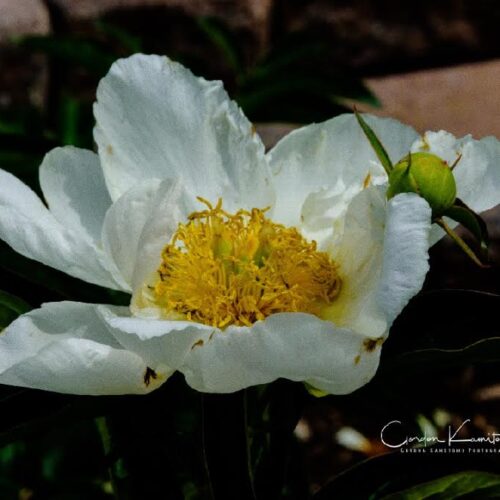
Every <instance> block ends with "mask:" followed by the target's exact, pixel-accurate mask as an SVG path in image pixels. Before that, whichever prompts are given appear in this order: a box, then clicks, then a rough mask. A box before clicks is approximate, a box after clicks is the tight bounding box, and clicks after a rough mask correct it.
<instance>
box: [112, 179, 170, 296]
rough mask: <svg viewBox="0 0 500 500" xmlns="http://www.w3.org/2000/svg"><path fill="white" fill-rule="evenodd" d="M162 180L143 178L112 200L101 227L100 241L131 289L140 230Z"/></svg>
mask: <svg viewBox="0 0 500 500" xmlns="http://www.w3.org/2000/svg"><path fill="white" fill-rule="evenodd" d="M160 184H161V182H160V181H158V180H153V179H151V180H149V181H145V182H143V183H142V184H139V185H138V186H136V187H134V188H132V189H130V190H129V191H127V192H126V193H125V194H124V195H123V196H122V197H120V198H119V199H118V200H117V201H115V202H114V203H113V205H112V206H111V208H110V209H109V210H108V212H107V213H106V217H105V219H104V224H103V227H102V244H103V247H104V249H105V250H106V252H107V253H108V255H109V256H110V257H111V258H112V259H113V261H114V263H115V264H116V267H117V268H118V269H119V270H120V273H121V275H122V276H123V279H124V280H125V282H126V283H127V285H128V290H129V291H130V290H132V287H131V282H132V272H133V270H134V263H135V260H136V256H137V251H138V248H139V246H140V245H141V244H142V242H141V232H142V229H143V227H144V224H145V222H146V220H147V219H148V217H149V215H150V213H151V210H152V208H153V204H154V200H155V197H156V194H157V193H158V190H159V188H160Z"/></svg>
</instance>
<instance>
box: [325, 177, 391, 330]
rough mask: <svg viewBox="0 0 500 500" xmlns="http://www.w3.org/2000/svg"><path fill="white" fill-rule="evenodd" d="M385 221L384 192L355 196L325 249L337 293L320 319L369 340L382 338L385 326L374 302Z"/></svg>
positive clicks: (370, 189) (374, 189) (373, 188)
mask: <svg viewBox="0 0 500 500" xmlns="http://www.w3.org/2000/svg"><path fill="white" fill-rule="evenodd" d="M385 218H386V200H385V189H384V188H383V187H376V186H371V187H368V188H367V189H365V190H364V191H362V192H361V193H359V194H358V195H357V196H356V197H355V198H353V200H352V201H351V203H350V204H349V207H348V210H347V212H346V215H345V221H344V230H343V232H342V233H341V234H340V237H334V238H332V243H331V244H332V246H331V247H329V248H326V250H327V251H329V252H330V254H331V255H332V257H333V259H334V260H335V262H336V263H337V264H338V265H339V273H340V276H341V279H342V287H341V289H340V294H339V295H338V297H336V299H335V301H334V302H333V303H332V305H331V306H330V307H329V309H328V311H326V312H325V314H324V317H325V318H327V319H329V320H331V321H333V322H334V323H335V324H336V325H338V326H339V327H342V328H350V329H353V330H355V331H356V332H359V333H362V334H364V335H367V336H370V337H379V336H383V335H386V333H387V330H388V324H387V321H386V318H385V315H384V314H383V311H382V310H381V308H380V307H379V304H378V302H377V287H378V282H379V279H380V273H381V269H382V260H383V252H384V229H385Z"/></svg>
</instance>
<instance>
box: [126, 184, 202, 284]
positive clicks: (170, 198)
mask: <svg viewBox="0 0 500 500" xmlns="http://www.w3.org/2000/svg"><path fill="white" fill-rule="evenodd" d="M196 210H200V204H199V202H198V201H197V200H196V199H195V198H193V197H192V196H191V195H189V194H188V193H187V192H186V189H185V188H184V186H183V184H182V183H181V182H180V181H175V182H174V181H171V180H165V181H162V183H161V186H160V188H159V189H158V192H157V194H156V198H155V201H154V204H153V206H152V209H151V212H150V213H149V216H148V218H147V220H146V221H145V224H144V226H143V229H142V232H141V236H140V241H141V244H140V246H139V247H138V250H137V254H136V258H135V260H134V270H133V276H132V287H133V289H134V290H136V289H137V288H138V287H140V286H141V285H142V284H144V282H145V281H146V280H147V278H148V277H149V276H150V275H151V274H152V273H154V272H155V271H156V270H157V269H158V267H159V266H160V262H161V252H162V250H163V249H164V248H165V246H166V245H167V244H168V243H169V242H170V240H171V239H172V237H173V235H174V233H175V231H176V230H177V228H178V225H179V223H180V222H182V223H186V222H187V221H188V216H189V214H191V213H193V212H194V211H196Z"/></svg>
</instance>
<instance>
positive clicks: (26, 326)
mask: <svg viewBox="0 0 500 500" xmlns="http://www.w3.org/2000/svg"><path fill="white" fill-rule="evenodd" d="M147 368H148V366H147V364H146V363H145V362H144V360H143V359H142V358H141V357H140V356H138V355H137V354H135V353H133V352H132V351H129V350H126V349H124V348H123V346H121V345H120V344H119V343H118V342H117V341H116V339H115V338H114V337H113V336H112V335H111V334H110V333H109V331H108V329H107V328H106V326H105V324H104V323H103V322H102V320H101V318H100V317H99V315H98V314H97V313H96V306H94V305H92V304H81V303H77V302H57V303H48V304H44V305H43V306H42V308H41V309H36V310H34V311H31V312H29V313H27V314H25V315H23V316H20V317H19V318H18V319H16V320H15V321H14V322H13V323H12V324H11V325H9V326H8V327H7V328H6V329H5V330H4V331H3V332H2V334H1V335H0V383H3V384H9V385H16V386H21V387H31V388H34V389H44V390H49V391H55V392H62V393H70V394H89V395H101V394H144V393H146V392H149V391H151V390H153V389H154V388H156V387H158V385H159V384H160V383H161V382H163V381H164V380H165V377H161V374H157V378H156V379H153V380H145V375H146V370H147ZM146 382H147V383H146Z"/></svg>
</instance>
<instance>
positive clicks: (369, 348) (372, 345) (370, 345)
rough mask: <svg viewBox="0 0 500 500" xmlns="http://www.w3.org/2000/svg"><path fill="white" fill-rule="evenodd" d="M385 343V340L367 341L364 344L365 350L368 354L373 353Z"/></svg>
mask: <svg viewBox="0 0 500 500" xmlns="http://www.w3.org/2000/svg"><path fill="white" fill-rule="evenodd" d="M383 343H384V339H383V338H378V339H365V341H364V342H363V349H364V350H365V351H366V352H373V351H374V350H375V349H376V347H377V346H380V345H382V344H383Z"/></svg>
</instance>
